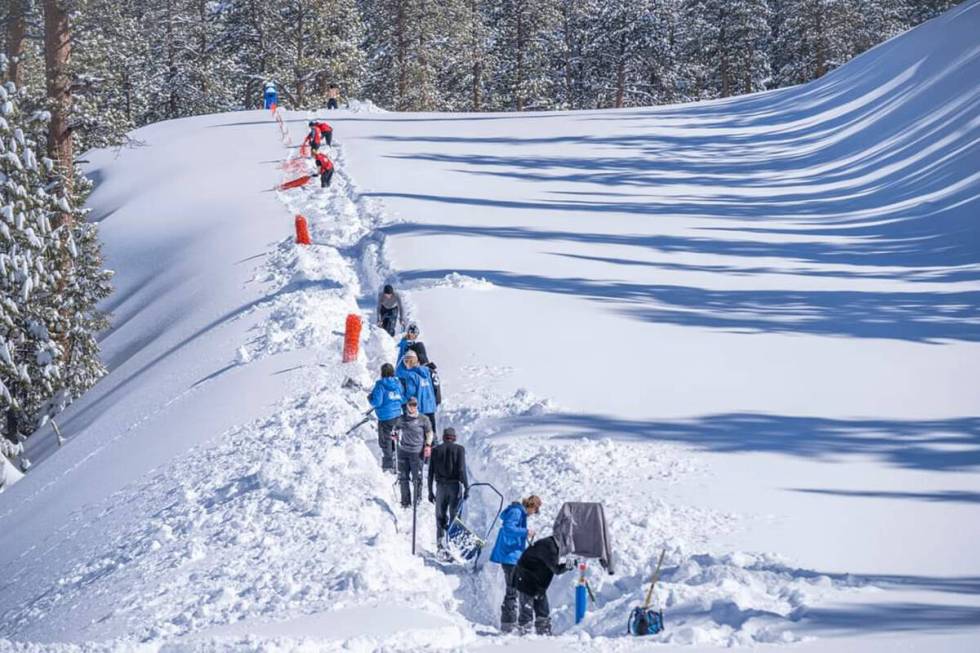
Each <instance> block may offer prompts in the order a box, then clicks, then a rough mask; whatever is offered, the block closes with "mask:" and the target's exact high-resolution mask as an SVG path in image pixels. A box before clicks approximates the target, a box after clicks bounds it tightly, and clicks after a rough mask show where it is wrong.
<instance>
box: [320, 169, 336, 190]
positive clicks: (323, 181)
mask: <svg viewBox="0 0 980 653" xmlns="http://www.w3.org/2000/svg"><path fill="white" fill-rule="evenodd" d="M332 177H333V170H332V169H331V170H324V171H323V172H321V173H320V187H321V188H327V187H328V186H330V179H331V178H332Z"/></svg>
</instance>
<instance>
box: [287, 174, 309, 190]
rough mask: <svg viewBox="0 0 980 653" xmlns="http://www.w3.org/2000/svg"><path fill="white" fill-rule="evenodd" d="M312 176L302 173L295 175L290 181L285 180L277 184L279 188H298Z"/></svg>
mask: <svg viewBox="0 0 980 653" xmlns="http://www.w3.org/2000/svg"><path fill="white" fill-rule="evenodd" d="M310 179H312V177H311V176H310V175H303V176H302V177H297V178H296V179H293V180H292V181H287V182H285V183H283V184H280V185H279V190H289V189H290V188H299V187H300V186H302V185H303V184H305V183H306V182H308V181H309V180H310Z"/></svg>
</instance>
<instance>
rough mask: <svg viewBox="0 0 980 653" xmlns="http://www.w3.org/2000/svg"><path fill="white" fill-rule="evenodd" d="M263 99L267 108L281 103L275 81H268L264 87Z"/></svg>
mask: <svg viewBox="0 0 980 653" xmlns="http://www.w3.org/2000/svg"><path fill="white" fill-rule="evenodd" d="M262 101H263V102H264V104H265V108H266V109H275V108H276V105H277V104H278V103H279V94H278V93H277V92H276V85H275V82H266V83H265V85H264V88H263V89H262Z"/></svg>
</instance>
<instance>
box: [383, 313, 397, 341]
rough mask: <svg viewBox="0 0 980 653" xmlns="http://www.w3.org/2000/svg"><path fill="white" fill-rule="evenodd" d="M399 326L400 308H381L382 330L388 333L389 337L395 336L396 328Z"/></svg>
mask: <svg viewBox="0 0 980 653" xmlns="http://www.w3.org/2000/svg"><path fill="white" fill-rule="evenodd" d="M397 325H398V307H397V306H393V307H391V308H384V307H382V308H381V328H382V329H384V330H385V331H387V332H388V335H389V336H394V335H395V327H396V326H397Z"/></svg>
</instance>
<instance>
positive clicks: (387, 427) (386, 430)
mask: <svg viewBox="0 0 980 653" xmlns="http://www.w3.org/2000/svg"><path fill="white" fill-rule="evenodd" d="M396 424H398V418H397V417H394V418H392V419H386V420H384V421H379V422H378V446H379V447H381V469H383V470H385V471H392V472H393V471H395V441H394V440H393V439H392V438H391V432H392V431H394V430H395V425H396Z"/></svg>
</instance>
